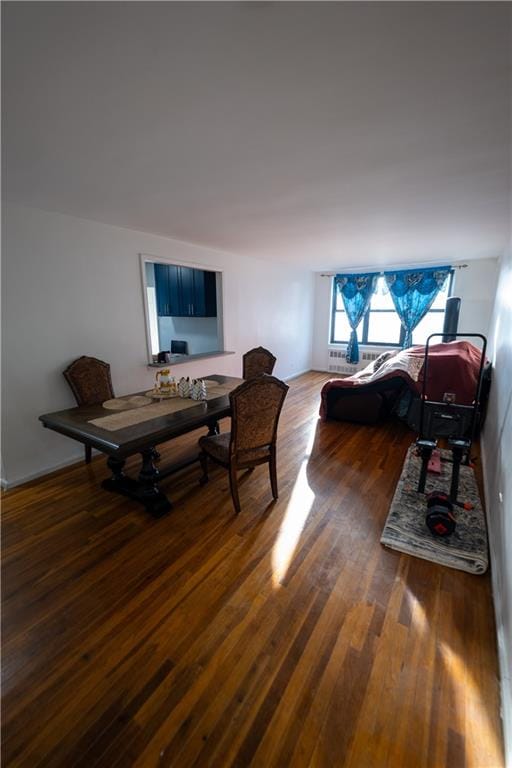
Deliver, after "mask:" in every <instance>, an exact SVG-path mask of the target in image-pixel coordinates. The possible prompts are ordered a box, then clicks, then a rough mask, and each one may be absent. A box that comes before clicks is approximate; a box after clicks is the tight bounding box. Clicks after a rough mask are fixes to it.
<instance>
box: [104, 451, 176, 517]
mask: <svg viewBox="0 0 512 768" xmlns="http://www.w3.org/2000/svg"><path fill="white" fill-rule="evenodd" d="M141 455H142V467H141V470H140V473H139V477H138V479H137V480H135V479H134V478H132V477H127V475H125V474H124V472H123V467H124V465H125V460H124V459H120V458H118V457H116V456H109V458H108V459H107V465H108V467H109V468H110V469H111V471H112V477H109V478H108V480H104V481H103V483H102V486H103V488H105V489H106V490H108V491H113V492H114V493H120V494H122V495H123V496H128V497H129V498H130V499H134V500H135V501H139V502H141V503H142V504H144V506H145V507H146V509H147V511H148V512H149V513H150V514H151V515H153V517H162V516H163V515H165V514H166V513H167V512H169V510H170V509H171V508H172V504H171V502H170V501H169V499H168V498H167V496H166V495H165V493H162V491H161V490H160V489H159V487H158V484H157V483H158V478H159V475H160V473H159V471H158V469H157V468H156V467H155V465H154V463H153V461H154V448H148V449H147V450H145V451H142V453H141Z"/></svg>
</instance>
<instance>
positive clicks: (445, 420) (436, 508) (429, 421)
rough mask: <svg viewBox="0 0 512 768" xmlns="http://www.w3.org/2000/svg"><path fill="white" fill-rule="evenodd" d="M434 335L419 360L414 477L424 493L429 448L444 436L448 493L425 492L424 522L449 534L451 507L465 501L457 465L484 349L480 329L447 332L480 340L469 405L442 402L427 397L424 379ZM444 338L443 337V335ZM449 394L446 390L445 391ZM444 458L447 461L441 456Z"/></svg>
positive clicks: (469, 430)
mask: <svg viewBox="0 0 512 768" xmlns="http://www.w3.org/2000/svg"><path fill="white" fill-rule="evenodd" d="M434 336H442V334H440V333H432V334H431V335H430V336H429V337H428V339H427V343H426V345H425V360H424V364H423V392H422V396H421V410H420V429H419V432H420V434H419V437H418V439H417V440H416V446H417V449H418V452H419V455H420V456H421V471H420V477H419V481H418V493H425V483H426V480H427V471H428V463H429V461H430V459H431V457H432V452H433V451H434V449H435V448H437V440H438V438H441V437H445V438H448V447H449V448H450V449H451V452H452V459H451V462H452V477H451V484H450V494H449V495H448V494H446V493H445V492H444V491H432V492H431V493H429V494H428V496H427V514H426V517H425V523H426V525H427V527H428V528H429V529H430V531H431V532H432V533H433V534H434V535H435V536H450V535H451V534H452V533H453V532H454V530H455V527H456V524H457V523H456V519H455V515H454V514H453V507H454V506H458V507H466V506H467V505H466V504H464V503H462V502H460V501H459V500H458V499H457V496H458V491H459V475H460V465H461V464H462V463H463V462H464V463H465V464H469V463H470V456H471V445H472V443H473V438H474V436H475V430H476V425H477V420H478V416H479V413H480V397H481V392H482V380H483V371H484V363H485V351H486V348H487V339H486V338H485V336H482V334H480V333H468V334H460V333H454V334H451V335H450V340H453V339H455V337H457V336H464V337H470V338H471V337H477V338H479V339H481V341H482V352H481V358H480V369H479V374H478V381H477V388H476V392H475V397H474V400H473V403H472V405H460V404H458V403H456V402H454V401H452V400H451V398H450V397H448V396H445V397H446V399H445V402H442V403H440V402H437V401H434V400H429V399H428V396H427V382H428V349H429V343H430V339H432V338H433V337H434ZM443 340H445V337H443ZM446 395H449V393H446ZM445 461H447V460H446V459H445Z"/></svg>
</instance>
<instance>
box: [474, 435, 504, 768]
mask: <svg viewBox="0 0 512 768" xmlns="http://www.w3.org/2000/svg"><path fill="white" fill-rule="evenodd" d="M480 455H481V459H482V476H483V481H484V501H485V515H486V518H487V530H488V531H489V553H490V560H491V583H492V597H493V606H494V620H495V623H496V642H497V646H498V666H499V672H500V698H501V722H502V727H503V746H504V752H505V766H507V768H512V681H511V680H510V678H509V677H508V675H507V671H508V669H509V659H508V646H507V640H506V637H505V635H504V628H503V623H502V621H501V615H500V613H499V607H500V606H501V604H502V595H501V592H500V589H499V584H498V580H497V576H496V571H495V569H494V568H493V563H494V553H493V546H492V542H493V537H492V535H491V526H490V515H489V511H490V508H491V494H490V491H489V486H488V483H487V459H486V450H485V435H482V439H481V452H480Z"/></svg>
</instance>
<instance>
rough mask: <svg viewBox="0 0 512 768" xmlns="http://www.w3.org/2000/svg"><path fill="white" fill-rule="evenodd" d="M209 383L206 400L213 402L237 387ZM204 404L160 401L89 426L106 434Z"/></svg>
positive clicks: (91, 422)
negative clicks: (104, 431)
mask: <svg viewBox="0 0 512 768" xmlns="http://www.w3.org/2000/svg"><path fill="white" fill-rule="evenodd" d="M209 383H210V384H214V385H215V386H209V387H208V392H207V395H206V400H215V399H216V398H217V397H222V396H223V395H228V394H229V393H230V392H231V390H232V389H234V388H235V386H237V385H235V386H233V385H232V384H218V383H217V382H216V381H215V382H213V381H211V382H209ZM128 399H129V398H128ZM204 402H205V401H204V400H191V399H189V398H182V397H173V398H170V399H168V400H160V402H157V403H151V405H144V406H142V407H141V408H133V409H131V410H127V411H120V412H117V413H112V414H110V415H108V416H100V417H98V418H96V419H91V420H90V421H89V424H94V426H95V427H101V428H102V429H106V430H107V431H108V432H115V431H116V430H118V429H124V428H125V427H133V426H134V425H135V424H142V423H143V422H144V421H150V420H151V419H157V418H158V417H159V416H167V415H168V414H170V413H176V412H177V411H182V410H185V409H186V408H194V407H197V406H201V405H202V404H203V403H204Z"/></svg>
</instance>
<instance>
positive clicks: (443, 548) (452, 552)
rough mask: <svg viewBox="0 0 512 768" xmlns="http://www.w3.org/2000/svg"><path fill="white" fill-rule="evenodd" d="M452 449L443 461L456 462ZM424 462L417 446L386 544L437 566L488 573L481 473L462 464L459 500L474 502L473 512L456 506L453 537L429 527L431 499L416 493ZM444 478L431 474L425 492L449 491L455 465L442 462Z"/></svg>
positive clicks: (390, 518) (402, 477) (407, 461)
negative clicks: (436, 533) (479, 482)
mask: <svg viewBox="0 0 512 768" xmlns="http://www.w3.org/2000/svg"><path fill="white" fill-rule="evenodd" d="M450 457H451V451H447V450H442V451H441V458H442V459H445V458H450ZM420 468H421V459H420V457H419V456H416V449H415V446H414V445H412V446H411V447H410V448H409V451H408V452H407V456H406V459H405V463H404V468H403V469H402V474H401V475H400V480H399V481H398V485H397V487H396V491H395V495H394V497H393V501H392V502H391V508H390V510H389V514H388V519H387V520H386V525H385V526H384V531H383V532H382V536H381V539H380V540H381V543H382V544H385V545H386V546H387V547H391V548H392V549H396V550H398V551H399V552H406V553H407V554H408V555H415V556H416V557H421V558H423V559H424V560H431V561H432V562H433V563H440V564H441V565H447V566H449V567H450V568H457V569H458V570H460V571H467V572H468V573H476V574H482V573H485V571H486V570H487V567H488V555H487V528H486V523H485V515H484V511H483V508H482V503H481V501H480V495H479V493H478V487H477V484H476V478H475V473H474V472H473V470H472V468H471V467H465V466H461V468H460V482H459V501H462V502H466V501H468V502H471V504H472V505H473V509H471V510H465V509H461V508H460V507H455V508H454V514H455V517H456V519H457V527H456V529H455V531H454V533H453V534H452V535H451V536H447V537H446V538H439V537H437V536H434V535H433V534H432V533H431V532H430V530H429V529H428V528H427V526H426V524H425V514H426V511H427V505H426V500H425V496H423V495H422V494H419V493H417V492H416V488H417V487H418V480H419V476H420ZM441 470H442V471H441V474H440V475H438V474H432V473H430V472H429V473H428V474H427V483H426V486H425V492H426V493H429V492H430V491H433V490H440V491H446V492H449V490H450V480H451V473H452V464H451V463H449V462H445V461H441Z"/></svg>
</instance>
